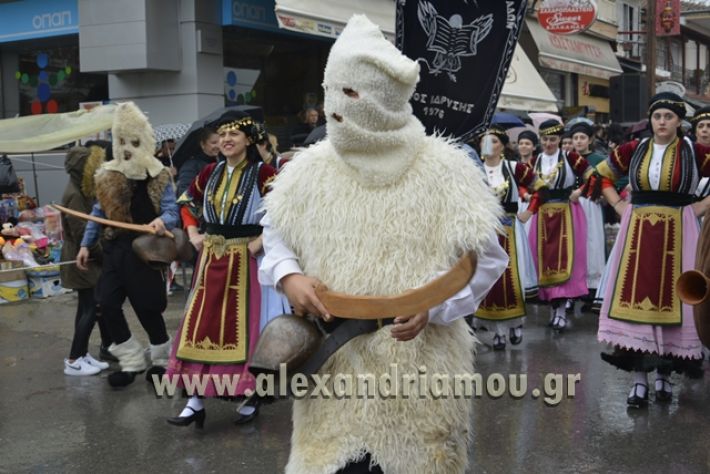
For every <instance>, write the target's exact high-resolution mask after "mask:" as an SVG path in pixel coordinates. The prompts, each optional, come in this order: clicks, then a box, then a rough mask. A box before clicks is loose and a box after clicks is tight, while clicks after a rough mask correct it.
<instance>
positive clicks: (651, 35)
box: [646, 0, 656, 99]
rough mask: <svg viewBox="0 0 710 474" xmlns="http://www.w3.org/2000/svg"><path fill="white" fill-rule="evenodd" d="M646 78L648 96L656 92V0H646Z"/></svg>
mask: <svg viewBox="0 0 710 474" xmlns="http://www.w3.org/2000/svg"><path fill="white" fill-rule="evenodd" d="M646 30H647V31H646V34H647V35H648V37H647V38H648V39H647V41H646V65H647V67H646V75H647V76H648V77H647V78H646V79H647V80H648V98H649V99H650V98H651V97H653V96H654V95H655V94H656V0H648V14H647V15H646Z"/></svg>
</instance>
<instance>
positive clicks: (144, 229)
mask: <svg viewBox="0 0 710 474" xmlns="http://www.w3.org/2000/svg"><path fill="white" fill-rule="evenodd" d="M50 206H52V207H53V208H55V209H56V210H58V211H60V212H63V213H64V214H68V215H70V216H74V217H78V218H79V219H84V220H86V221H93V222H96V223H97V224H101V225H107V226H110V227H116V228H118V229H125V230H132V231H133V232H141V233H143V234H153V235H155V234H156V232H155V230H154V229H153V228H152V227H151V226H149V225H147V224H131V223H128V222H119V221H112V220H111V219H104V218H103V217H97V216H92V215H91V214H85V213H83V212H80V211H75V210H74V209H69V208H68V207H64V206H60V205H59V204H50ZM164 235H165V236H166V237H170V238H171V239H174V238H175V235H174V234H173V233H172V232H170V231H169V230H166V231H165V234H164Z"/></svg>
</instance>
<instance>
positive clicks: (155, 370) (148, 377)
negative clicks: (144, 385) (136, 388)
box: [145, 365, 165, 383]
mask: <svg viewBox="0 0 710 474" xmlns="http://www.w3.org/2000/svg"><path fill="white" fill-rule="evenodd" d="M153 375H157V376H158V379H161V378H162V377H163V375H165V367H161V366H159V365H154V366H153V367H151V368H150V369H148V370H146V372H145V381H146V382H150V383H153Z"/></svg>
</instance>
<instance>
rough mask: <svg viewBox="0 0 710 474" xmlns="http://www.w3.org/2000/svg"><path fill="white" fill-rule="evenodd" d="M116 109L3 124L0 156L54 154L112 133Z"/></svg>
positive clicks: (0, 124)
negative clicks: (75, 142) (81, 142)
mask: <svg viewBox="0 0 710 474" xmlns="http://www.w3.org/2000/svg"><path fill="white" fill-rule="evenodd" d="M115 109H116V106H115V105H100V106H98V107H94V108H93V109H91V110H77V111H74V112H67V113H63V114H43V115H28V116H25V117H17V118H9V119H4V120H0V153H32V152H37V151H46V150H51V149H52V148H57V147H59V146H62V145H66V144H67V143H71V142H73V141H76V140H78V139H80V138H84V137H88V136H91V135H94V134H96V133H98V132H101V131H103V130H109V129H110V128H111V125H112V124H113V112H114V110H115Z"/></svg>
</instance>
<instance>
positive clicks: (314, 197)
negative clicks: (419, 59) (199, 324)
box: [264, 15, 506, 474]
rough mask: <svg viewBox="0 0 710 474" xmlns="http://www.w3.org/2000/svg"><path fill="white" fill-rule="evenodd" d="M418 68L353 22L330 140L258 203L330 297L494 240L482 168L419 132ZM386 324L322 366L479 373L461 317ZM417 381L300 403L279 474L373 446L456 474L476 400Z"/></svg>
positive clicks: (416, 468) (387, 281)
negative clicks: (395, 332) (408, 333)
mask: <svg viewBox="0 0 710 474" xmlns="http://www.w3.org/2000/svg"><path fill="white" fill-rule="evenodd" d="M418 76H419V66H418V65H417V64H416V63H415V62H413V61H411V60H409V59H408V58H406V57H405V56H403V55H402V54H401V53H400V52H399V51H398V50H397V49H396V48H395V47H394V46H393V45H392V44H390V43H389V42H388V41H386V40H385V39H384V37H383V36H382V34H381V33H380V31H379V30H378V28H377V27H376V26H375V25H374V24H372V23H371V22H370V21H369V20H368V19H367V18H366V17H364V16H361V15H360V16H354V17H353V18H352V19H351V20H350V22H349V23H348V25H347V27H346V28H345V29H344V30H343V32H342V34H341V35H340V37H339V39H338V40H337V41H336V42H335V44H334V45H333V48H332V50H331V53H330V56H329V59H328V64H327V66H326V70H325V81H324V87H325V96H326V99H325V110H326V114H327V117H328V137H327V139H326V140H325V141H323V142H320V143H318V144H317V145H314V146H312V147H310V148H308V149H306V150H305V151H303V152H301V153H300V154H298V155H296V157H295V158H294V159H293V160H292V161H291V162H290V163H289V164H288V165H286V166H285V167H284V168H283V170H282V171H281V173H280V174H279V175H278V177H277V178H276V180H275V182H274V184H273V188H272V191H271V192H270V193H269V194H268V195H267V197H266V208H267V220H265V221H267V222H268V221H270V222H271V229H270V230H271V231H272V232H274V233H276V234H278V235H279V236H280V238H281V239H282V242H283V243H284V244H285V245H286V246H287V247H288V248H289V249H291V250H292V251H293V252H294V253H295V255H296V256H297V259H298V263H299V264H300V267H301V268H302V270H303V272H304V273H305V274H306V275H309V276H313V277H316V278H318V279H320V280H321V281H323V282H324V283H325V284H326V285H327V286H328V287H329V288H330V289H332V290H334V291H340V292H346V293H349V294H353V295H393V294H399V293H402V292H404V291H405V290H407V289H410V288H414V287H419V286H421V285H423V284H425V283H426V282H428V281H430V280H431V279H432V278H433V277H435V276H436V275H437V273H438V272H442V271H445V270H447V269H448V268H450V267H451V266H452V265H453V264H454V263H455V262H456V261H457V260H458V258H459V257H460V256H461V255H462V254H463V252H465V251H468V250H473V251H476V252H478V253H479V254H483V253H485V251H486V246H488V245H490V244H491V242H495V245H497V240H496V239H495V238H494V236H495V232H496V226H497V223H498V222H499V215H500V212H501V211H500V207H499V204H498V201H497V199H496V198H495V197H494V196H493V194H492V192H491V191H490V189H489V188H488V186H486V185H485V183H484V181H483V176H482V174H481V172H480V171H479V170H478V169H477V168H476V167H475V165H474V164H473V163H472V162H471V161H470V159H469V158H468V156H467V154H466V153H465V152H464V151H463V150H461V149H459V148H458V147H456V146H454V145H453V144H451V143H450V142H448V141H446V140H444V139H442V138H438V137H431V136H427V135H426V134H425V132H424V128H423V126H422V125H421V123H420V122H419V121H418V120H417V119H416V118H415V117H414V116H413V115H412V109H411V106H410V105H409V98H410V97H411V94H412V93H413V91H414V87H415V85H416V82H417V81H418ZM266 232H267V229H265V248H266V249H267V256H266V257H265V260H266V259H268V251H269V247H268V245H267V242H266V239H267V237H266ZM501 252H502V250H501ZM505 263H506V262H505V261H503V262H502V265H499V266H500V268H499V269H497V270H496V271H494V272H493V273H494V274H493V275H492V276H491V281H490V285H489V286H488V289H489V288H490V287H491V286H492V285H493V284H494V283H495V281H496V280H497V278H498V276H500V274H502V272H503V270H504V269H505ZM498 270H499V271H498ZM264 280H268V278H265V279H264ZM483 296H484V295H481V298H482V297H483ZM479 301H480V300H479ZM474 311H475V308H473V307H472V308H470V312H469V313H473V312H474ZM462 315H463V314H462ZM462 315H461V316H462ZM392 316H396V315H392ZM430 318H431V319H432V320H433V318H434V314H432V312H430ZM390 331H391V328H390V327H387V326H385V327H383V328H381V329H379V330H378V331H376V332H374V333H371V334H366V335H362V336H359V337H356V338H354V339H353V340H351V341H350V342H348V343H347V344H346V345H344V346H343V347H341V348H340V349H339V350H338V351H337V352H336V353H335V354H334V355H333V356H331V358H330V359H329V360H328V361H327V362H326V363H325V365H324V366H323V367H322V368H321V370H320V371H319V373H321V374H325V373H330V374H333V375H335V374H337V373H342V374H352V376H353V380H357V379H356V374H368V373H369V374H374V375H375V376H376V377H377V378H379V377H380V375H381V374H385V373H388V371H389V370H390V365H391V364H397V370H398V372H399V374H403V373H409V374H413V375H415V376H416V375H418V374H420V373H422V372H420V371H418V368H420V367H424V368H425V370H426V374H428V376H429V381H430V385H431V376H432V375H433V374H449V376H450V377H451V380H450V382H451V383H450V384H449V386H450V387H452V386H453V374H465V373H471V372H472V371H473V357H474V342H475V339H474V337H473V335H472V334H471V333H470V330H469V328H468V326H467V325H466V323H465V322H464V321H463V320H462V319H458V320H455V321H453V322H452V323H451V324H448V325H445V324H433V323H430V324H428V325H427V326H426V327H425V328H424V329H423V330H422V332H421V333H419V335H418V336H417V337H416V338H415V339H414V340H412V341H408V342H397V341H396V340H395V339H393V338H392V336H391V335H390ZM331 380H332V379H331ZM329 385H330V386H331V388H332V384H329ZM418 385H419V382H418V380H416V381H415V383H414V384H413V385H411V386H410V387H411V391H410V393H411V395H410V396H409V397H405V396H403V395H402V393H401V392H402V387H401V384H400V388H399V392H400V393H399V394H397V395H396V396H392V397H389V398H381V397H380V396H379V395H376V396H375V397H374V398H370V399H367V398H354V397H352V398H348V397H346V398H343V399H340V400H337V399H334V398H330V399H324V398H322V397H318V398H315V399H302V400H296V401H295V402H294V413H293V424H294V431H293V436H292V451H291V455H290V459H289V462H288V466H287V468H286V472H287V473H289V474H331V473H334V472H336V471H338V470H339V469H342V468H343V467H344V466H346V465H347V464H348V462H352V461H358V460H360V459H362V458H363V456H364V455H365V453H370V454H371V456H372V462H373V463H376V464H378V465H379V466H380V467H381V468H382V470H383V471H384V472H386V473H388V474H405V473H406V474H418V473H422V474H425V473H426V474H432V473H463V472H464V470H465V468H466V465H467V459H468V455H467V451H468V442H469V435H470V429H469V422H470V414H471V413H470V409H471V400H470V399H463V398H459V399H454V398H453V397H448V398H441V399H438V400H436V399H433V397H432V395H431V393H430V392H426V393H425V394H424V395H425V396H423V397H419V396H418V394H419V390H418V388H417V387H418Z"/></svg>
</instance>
